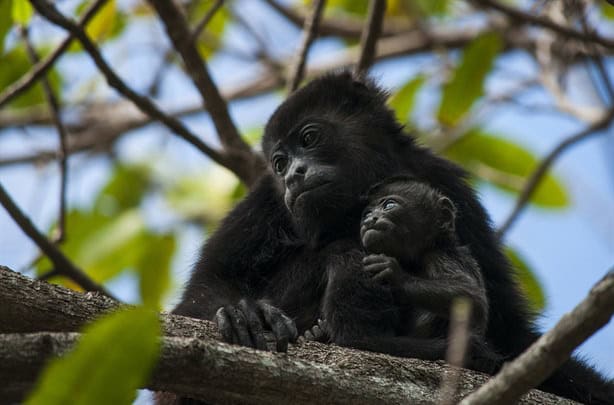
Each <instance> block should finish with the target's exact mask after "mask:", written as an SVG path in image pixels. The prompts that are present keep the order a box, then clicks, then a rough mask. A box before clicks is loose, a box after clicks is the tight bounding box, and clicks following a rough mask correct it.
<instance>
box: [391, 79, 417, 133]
mask: <svg viewBox="0 0 614 405" xmlns="http://www.w3.org/2000/svg"><path fill="white" fill-rule="evenodd" d="M425 79H426V78H425V77H424V76H423V75H418V76H416V77H414V78H413V79H411V80H409V81H408V82H407V83H405V84H404V85H403V87H401V88H400V89H399V90H398V91H397V92H396V93H394V95H393V96H392V97H391V98H390V101H389V103H390V107H392V109H393V110H394V112H395V114H396V117H397V120H399V122H406V121H407V120H408V117H409V115H410V113H411V112H412V110H413V108H414V102H415V100H416V93H417V92H418V90H419V89H420V87H422V85H423V84H424V81H425Z"/></svg>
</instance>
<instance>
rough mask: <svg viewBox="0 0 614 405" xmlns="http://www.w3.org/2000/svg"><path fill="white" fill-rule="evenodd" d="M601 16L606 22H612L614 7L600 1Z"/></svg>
mask: <svg viewBox="0 0 614 405" xmlns="http://www.w3.org/2000/svg"><path fill="white" fill-rule="evenodd" d="M601 14H602V15H603V16H604V17H605V18H607V19H608V20H614V6H613V5H611V4H608V3H606V2H605V1H604V0H602V1H601Z"/></svg>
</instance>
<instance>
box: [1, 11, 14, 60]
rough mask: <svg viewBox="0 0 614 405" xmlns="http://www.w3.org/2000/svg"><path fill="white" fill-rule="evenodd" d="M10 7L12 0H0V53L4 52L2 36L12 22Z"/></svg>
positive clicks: (4, 35)
mask: <svg viewBox="0 0 614 405" xmlns="http://www.w3.org/2000/svg"><path fill="white" fill-rule="evenodd" d="M12 8H13V1H12V0H0V55H2V54H3V53H4V37H6V34H7V32H9V30H10V29H11V25H12V24H13V18H12Z"/></svg>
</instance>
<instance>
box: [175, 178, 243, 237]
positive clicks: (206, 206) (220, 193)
mask: <svg viewBox="0 0 614 405" xmlns="http://www.w3.org/2000/svg"><path fill="white" fill-rule="evenodd" d="M238 183H239V180H238V179H237V177H236V176H235V175H234V174H232V173H231V172H230V171H228V170H227V169H224V168H222V167H220V166H212V167H211V168H210V169H208V170H207V172H206V173H204V174H199V175H197V176H186V177H183V178H180V179H179V180H178V181H177V182H176V183H175V184H174V185H173V186H172V187H170V188H169V190H167V192H166V196H165V197H166V200H167V201H168V203H169V206H170V207H171V208H172V209H174V210H175V211H176V212H177V213H178V214H179V215H181V216H182V217H184V218H185V219H186V220H191V221H195V220H196V221H201V222H203V223H205V224H207V225H211V226H214V225H215V224H216V223H217V222H218V221H220V220H221V219H222V217H223V216H224V215H226V213H227V212H228V211H229V210H230V208H231V207H232V205H233V201H234V200H233V195H235V193H236V190H237V184H238Z"/></svg>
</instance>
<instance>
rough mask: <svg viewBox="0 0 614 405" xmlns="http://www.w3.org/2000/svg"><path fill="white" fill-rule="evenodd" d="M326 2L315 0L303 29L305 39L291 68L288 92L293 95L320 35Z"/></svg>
mask: <svg viewBox="0 0 614 405" xmlns="http://www.w3.org/2000/svg"><path fill="white" fill-rule="evenodd" d="M325 4H326V0H314V1H313V9H312V10H311V14H310V15H309V18H307V19H306V20H305V27H304V28H303V38H302V40H301V47H300V48H299V52H298V53H297V55H296V58H295V61H294V63H293V65H292V67H291V68H290V75H289V79H288V86H287V92H288V93H292V92H293V91H294V90H296V89H297V88H298V85H299V84H300V83H301V80H303V73H304V71H305V63H306V61H307V54H308V53H309V48H310V47H311V43H312V42H313V40H314V39H315V38H316V36H317V33H318V25H319V23H320V18H321V16H322V12H323V11H324V5H325Z"/></svg>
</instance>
